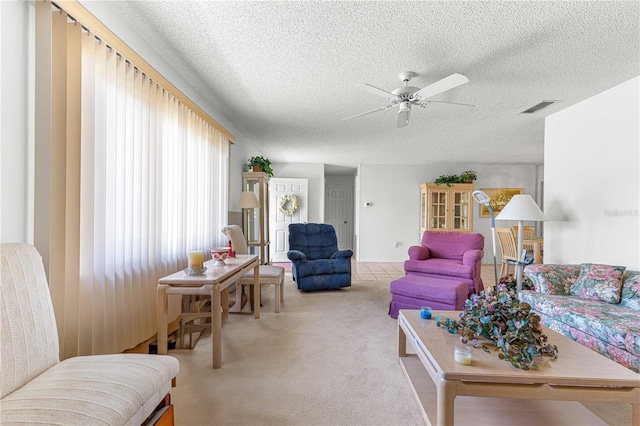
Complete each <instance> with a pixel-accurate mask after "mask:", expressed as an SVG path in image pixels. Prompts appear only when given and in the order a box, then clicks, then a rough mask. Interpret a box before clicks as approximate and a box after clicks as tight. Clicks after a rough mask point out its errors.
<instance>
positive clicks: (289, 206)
mask: <svg viewBox="0 0 640 426" xmlns="http://www.w3.org/2000/svg"><path fill="white" fill-rule="evenodd" d="M299 206H300V203H299V201H298V197H296V196H295V195H293V194H288V195H285V196H284V197H282V198H281V199H280V204H279V205H278V211H279V212H280V213H282V214H285V215H292V214H294V213H295V212H296V211H297V210H298V207H299Z"/></svg>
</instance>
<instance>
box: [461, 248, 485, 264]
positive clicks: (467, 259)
mask: <svg viewBox="0 0 640 426" xmlns="http://www.w3.org/2000/svg"><path fill="white" fill-rule="evenodd" d="M483 256H484V251H482V250H467V251H465V252H464V254H463V255H462V264H463V265H469V266H475V265H476V264H477V263H478V262H479V261H481V260H482V257H483Z"/></svg>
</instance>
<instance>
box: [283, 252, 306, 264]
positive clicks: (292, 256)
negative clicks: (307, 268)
mask: <svg viewBox="0 0 640 426" xmlns="http://www.w3.org/2000/svg"><path fill="white" fill-rule="evenodd" d="M287 257H288V258H289V260H292V261H296V260H297V261H300V262H306V261H307V256H306V255H305V254H304V253H303V252H301V251H300V250H289V251H288V252H287Z"/></svg>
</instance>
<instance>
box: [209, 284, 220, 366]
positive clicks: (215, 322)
mask: <svg viewBox="0 0 640 426" xmlns="http://www.w3.org/2000/svg"><path fill="white" fill-rule="evenodd" d="M220 303H221V302H220V284H215V285H212V286H211V343H212V346H213V348H212V353H213V368H220V367H222V314H221V312H220Z"/></svg>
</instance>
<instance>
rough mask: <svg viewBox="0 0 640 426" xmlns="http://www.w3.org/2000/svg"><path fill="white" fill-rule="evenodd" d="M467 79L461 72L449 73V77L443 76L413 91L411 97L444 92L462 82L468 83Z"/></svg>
mask: <svg viewBox="0 0 640 426" xmlns="http://www.w3.org/2000/svg"><path fill="white" fill-rule="evenodd" d="M468 82H469V79H468V78H467V77H465V76H464V75H462V74H457V73H456V74H451V75H450V76H449V77H445V78H443V79H442V80H440V81H436V82H435V83H433V84H431V85H429V86H427V87H425V88H424V89H420V90H418V91H417V92H414V93H413V94H412V95H411V99H412V100H415V99H426V98H430V97H431V96H435V95H437V94H438V93H442V92H445V91H447V90H449V89H453V88H454V87H458V86H460V85H462V84H465V83H468Z"/></svg>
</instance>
